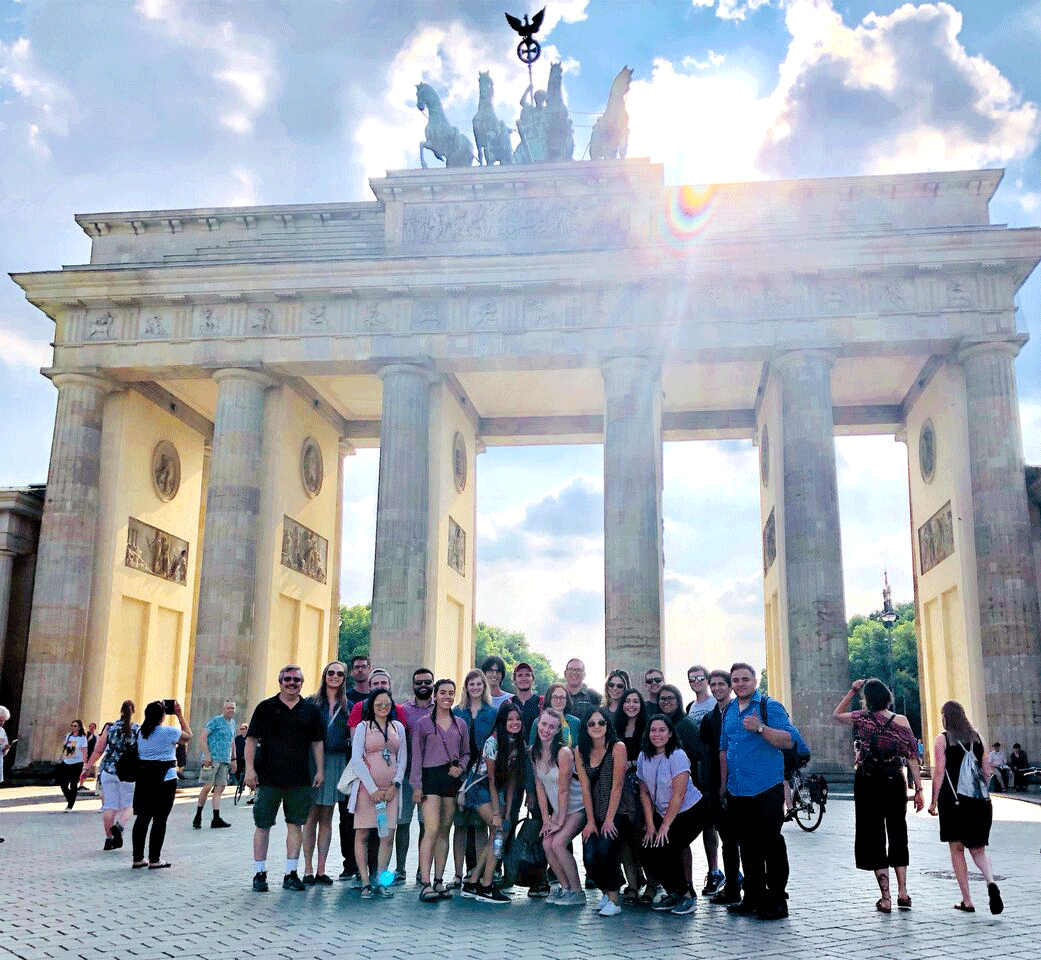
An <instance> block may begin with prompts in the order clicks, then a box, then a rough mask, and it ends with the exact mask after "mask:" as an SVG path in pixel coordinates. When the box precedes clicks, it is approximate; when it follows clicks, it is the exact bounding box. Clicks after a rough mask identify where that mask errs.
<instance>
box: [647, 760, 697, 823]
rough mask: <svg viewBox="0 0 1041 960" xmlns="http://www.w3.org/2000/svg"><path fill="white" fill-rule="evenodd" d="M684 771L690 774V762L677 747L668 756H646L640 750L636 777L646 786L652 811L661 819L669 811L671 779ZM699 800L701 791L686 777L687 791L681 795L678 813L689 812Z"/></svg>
mask: <svg viewBox="0 0 1041 960" xmlns="http://www.w3.org/2000/svg"><path fill="white" fill-rule="evenodd" d="M684 771H686V772H687V773H690V760H689V759H688V758H687V755H686V753H684V752H683V750H681V749H680V748H679V747H677V748H676V749H675V750H673V751H672V753H671V754H669V756H665V754H663V753H658V754H655V755H654V756H653V757H649V758H648V756H647V754H645V753H644V752H643V751H642V750H641V751H640V756H639V758H638V759H637V761H636V776H637V777H639V779H640V780H642V781H643V782H644V783H645V784H646V785H647V792H648V793H649V794H650V795H651V802H652V803H653V804H654V809H655V810H657V811H658V813H659V814H661V815H662V816H663V817H664V816H665V811H666V810H668V809H669V803H670V802H671V801H672V778H673V777H675V776H676V775H677V774H680V773H683V772H684ZM700 799H701V791H700V790H698V788H697V787H695V786H694V784H693V782H692V781H691V779H690V777H687V790H686V792H685V793H684V795H683V803H682V804H680V808H679V811H678V812H679V813H683V811H684V810H689V809H690V808H691V807H693V806H694V804H696V803H697V802H698V801H699V800H700Z"/></svg>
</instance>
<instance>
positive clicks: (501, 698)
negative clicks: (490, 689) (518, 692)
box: [492, 693, 513, 710]
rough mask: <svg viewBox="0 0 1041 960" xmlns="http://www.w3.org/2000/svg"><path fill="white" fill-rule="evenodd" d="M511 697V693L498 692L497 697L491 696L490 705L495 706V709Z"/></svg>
mask: <svg viewBox="0 0 1041 960" xmlns="http://www.w3.org/2000/svg"><path fill="white" fill-rule="evenodd" d="M512 699H513V694H512V693H500V694H499V695H498V696H497V697H494V696H493V697H492V706H493V707H495V709H496V710H498V709H499V707H501V706H502V705H503V704H504V703H506V701H507V700H512Z"/></svg>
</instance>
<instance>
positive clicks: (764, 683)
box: [759, 667, 770, 696]
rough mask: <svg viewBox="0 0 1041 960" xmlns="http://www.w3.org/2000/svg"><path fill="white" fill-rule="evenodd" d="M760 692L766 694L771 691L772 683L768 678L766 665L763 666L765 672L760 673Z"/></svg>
mask: <svg viewBox="0 0 1041 960" xmlns="http://www.w3.org/2000/svg"><path fill="white" fill-rule="evenodd" d="M759 692H760V693H761V694H763V695H764V696H765V695H766V694H768V693H769V692H770V683H769V681H768V680H767V679H766V667H763V672H762V673H761V674H759Z"/></svg>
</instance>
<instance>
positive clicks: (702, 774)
mask: <svg viewBox="0 0 1041 960" xmlns="http://www.w3.org/2000/svg"><path fill="white" fill-rule="evenodd" d="M687 683H689V684H690V689H691V690H692V691H694V699H693V700H692V701H691V702H690V705H689V706H688V707H687V716H688V717H689V718H690V722H691V723H692V724H694V729H695V731H696V732H697V733H698V734H699V735H698V738H697V746H698V753H697V756H694V757H691V758H690V775H691V777H692V778H693V779H694V786H696V787H697V788H698V789H699V790H700V791H701V792H702V794H706V793H707V791H708V775H709V769H710V767H711V765H712V758H711V757H710V756H709V751H708V750H706V749H705V744H704V743H703V742H702V740H701V736H700V731H701V723H702V721H703V720H704V719H705V717H706V716H708V715H709V714H710V713H711V712H712V711H713V710H714V709H715V706H716V701H715V699H713V697H712V694H711V693H709V688H708V670H706V669H705V668H704V667H703V666H702V665H701V664H700V663H696V664H694V666H693V667H691V668H690V669H689V670H688V671H687ZM728 690H729V687H728ZM715 752H716V754H717V756H716V760H715V762H716V764H717V765H718V764H719V757H718V754H719V743H718V742H717V743H716V747H715ZM717 786H718V784H717ZM701 839H702V842H703V843H704V845H705V860H706V861H708V875H707V876H706V877H705V886H704V887H702V888H701V895H702V896H703V897H711V896H712V895H713V894H715V893H716V892H717V891H718V890H719V889H720V888H721V887H722V886H723V880H724V876H723V871H722V870H720V869H719V854H718V849H719V838H718V837H717V836H716V828H715V827H714V826H713V825H712V824H711V823H709V824H707V825H706V827H705V829H704V831H703V832H702V834H701Z"/></svg>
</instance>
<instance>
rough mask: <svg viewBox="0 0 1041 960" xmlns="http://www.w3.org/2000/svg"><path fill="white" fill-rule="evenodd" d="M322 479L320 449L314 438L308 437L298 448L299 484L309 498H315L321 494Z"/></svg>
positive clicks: (322, 469) (322, 468)
mask: <svg viewBox="0 0 1041 960" xmlns="http://www.w3.org/2000/svg"><path fill="white" fill-rule="evenodd" d="M324 478H325V464H324V462H323V460H322V448H321V447H320V446H319V444H318V441H317V440H315V438H314V437H308V438H307V439H306V440H305V441H304V442H303V445H302V446H301V448H300V482H301V483H302V484H303V486H304V493H306V494H307V495H308V496H309V497H317V496H318V494H320V493H321V492H322V481H323V480H324Z"/></svg>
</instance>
